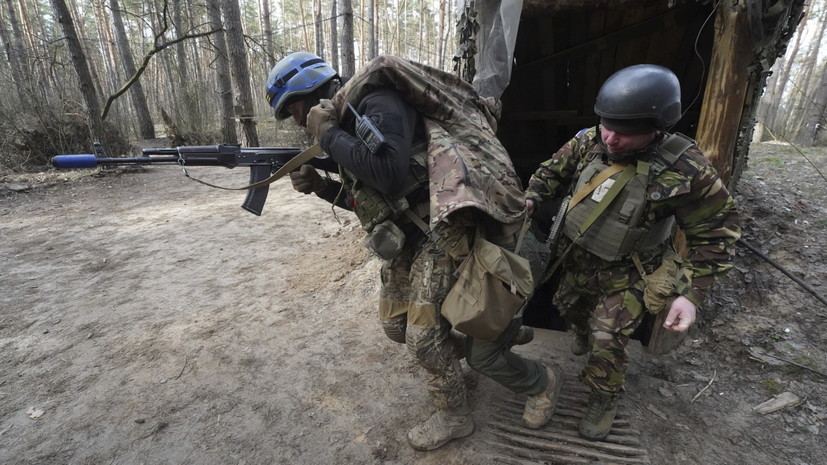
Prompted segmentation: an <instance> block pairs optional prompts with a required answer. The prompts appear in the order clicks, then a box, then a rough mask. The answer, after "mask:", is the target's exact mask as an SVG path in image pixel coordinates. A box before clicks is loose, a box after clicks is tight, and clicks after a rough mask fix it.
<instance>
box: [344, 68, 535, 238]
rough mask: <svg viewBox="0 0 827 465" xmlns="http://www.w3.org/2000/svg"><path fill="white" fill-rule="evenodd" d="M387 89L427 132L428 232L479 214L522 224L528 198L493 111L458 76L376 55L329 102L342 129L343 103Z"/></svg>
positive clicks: (491, 103)
mask: <svg viewBox="0 0 827 465" xmlns="http://www.w3.org/2000/svg"><path fill="white" fill-rule="evenodd" d="M378 87H390V88H393V89H395V90H397V91H398V92H399V93H400V94H401V95H402V97H403V98H404V99H405V100H406V101H407V102H409V103H410V104H412V105H413V106H414V107H415V108H416V109H417V111H418V112H419V113H420V114H421V115H422V117H423V119H424V121H425V128H426V131H427V134H428V170H429V189H430V194H431V212H430V213H431V215H430V217H431V226H432V227H433V226H435V225H436V224H437V223H438V222H440V221H442V220H444V219H445V218H446V217H447V216H448V215H449V214H450V213H452V212H454V211H456V210H458V209H461V208H466V207H473V208H477V209H479V210H481V211H483V212H485V213H486V214H488V215H489V216H490V217H492V218H493V219H494V220H496V221H499V222H501V223H515V222H517V221H522V219H523V214H524V211H525V196H524V194H523V189H522V186H521V184H520V180H519V178H518V177H517V174H516V172H515V170H514V166H513V164H512V163H511V159H510V158H509V157H508V153H507V152H506V150H505V148H504V147H503V146H502V144H501V143H500V141H499V140H498V139H497V137H496V135H495V133H494V131H495V128H496V117H497V116H498V114H497V113H498V108H497V106H496V105H495V104H494V101H493V100H492V99H483V98H481V97H480V96H479V95H478V94H477V92H476V91H475V90H474V88H473V87H471V85H470V84H468V83H466V82H464V81H462V80H461V79H460V78H459V77H457V76H454V75H452V74H448V73H445V72H443V71H440V70H437V69H435V68H431V67H429V66H425V65H422V64H419V63H415V62H411V61H408V60H404V59H402V58H398V57H393V56H387V55H385V56H379V57H376V58H374V59H373V60H371V61H370V63H368V64H367V65H366V66H364V67H363V68H362V69H361V70H359V71H358V72H357V73H356V74H355V75H354V76H353V77H352V78H351V79H350V80H349V81H348V82H347V83H346V84H345V85H344V86H343V87H342V89H341V90H339V92H338V93H337V94H336V96H334V97H333V99H332V101H333V104H334V105H335V106H336V109H337V110H338V112H339V117H340V120H341V122H342V124H343V125H344V127H348V125H352V124H353V116H352V115H351V114H350V112H349V111H348V109H347V103H350V104H352V105H354V106H355V105H356V103H358V102H359V101H360V100H361V99H362V98H363V97H364V96H365V95H366V94H367V93H368V92H370V91H371V90H373V89H376V88H378Z"/></svg>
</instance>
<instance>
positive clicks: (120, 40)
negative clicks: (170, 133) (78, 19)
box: [109, 0, 155, 139]
mask: <svg viewBox="0 0 827 465" xmlns="http://www.w3.org/2000/svg"><path fill="white" fill-rule="evenodd" d="M109 8H110V9H111V10H112V25H113V26H114V28H115V42H116V43H117V45H118V50H119V51H120V55H121V61H122V62H123V68H124V71H125V72H126V75H127V76H130V77H131V76H134V75H135V73H137V72H138V70H137V68H136V67H135V60H134V58H133V57H132V49H131V48H130V47H129V39H128V37H127V35H126V28H124V26H123V18H122V17H121V6H120V4H118V0H109ZM129 96H130V97H131V99H132V106H133V108H134V109H135V114H136V115H137V119H138V121H137V123H138V134H139V135H140V137H141V138H142V139H154V138H155V126H154V125H153V124H152V116H151V115H150V113H149V106H148V105H147V104H146V95H145V94H144V88H143V86H142V85H141V81H140V80H138V81H135V83H134V84H132V87H130V88H129Z"/></svg>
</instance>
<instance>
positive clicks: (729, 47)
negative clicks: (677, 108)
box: [697, 0, 753, 184]
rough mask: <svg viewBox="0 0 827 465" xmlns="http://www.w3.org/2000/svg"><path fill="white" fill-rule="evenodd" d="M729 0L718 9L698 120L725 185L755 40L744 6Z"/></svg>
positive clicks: (703, 143)
mask: <svg viewBox="0 0 827 465" xmlns="http://www.w3.org/2000/svg"><path fill="white" fill-rule="evenodd" d="M731 1H735V0H730V1H728V2H724V4H723V5H722V6H721V7H720V8H718V12H717V17H716V19H715V42H714V43H715V46H714V47H713V50H712V61H711V63H710V67H709V78H707V80H706V90H705V91H704V99H703V103H702V104H701V115H700V119H699V121H698V132H697V134H698V147H700V148H701V150H703V151H704V154H706V156H707V158H709V160H710V161H712V165H713V166H714V167H715V169H716V170H717V171H718V174H719V175H720V176H721V179H722V180H723V181H724V184H726V183H727V182H729V179H730V177H731V175H732V170H733V167H734V160H733V156H734V153H735V145H736V142H737V137H738V124H739V123H740V121H741V112H742V110H743V108H744V101H745V99H746V93H747V92H746V91H747V83H748V81H749V74H748V70H749V64H750V60H751V59H752V54H751V47H752V45H753V44H752V40H751V37H752V36H751V35H750V32H749V23H748V17H747V14H746V12H745V11H743V9H741V8H738V7H732V5H730V4H729V3H730V2H731Z"/></svg>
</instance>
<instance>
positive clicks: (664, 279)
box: [633, 245, 682, 315]
mask: <svg viewBox="0 0 827 465" xmlns="http://www.w3.org/2000/svg"><path fill="white" fill-rule="evenodd" d="M633 260H634V261H635V265H636V266H638V271H642V270H643V266H642V265H640V260H639V259H637V256H635V257H633ZM681 261H682V260H681V256H680V255H679V254H678V253H677V252H676V251H675V249H674V248H673V247H672V246H671V245H670V246H669V247H667V248H666V252H664V254H663V259H662V261H661V265H660V266H659V267H658V268H657V269H656V270H655V271H653V272H651V273H649V274H646V273H642V274H641V275H642V276H643V281H644V282H645V283H646V287H645V289H644V291H643V303H644V304H645V305H646V309H647V310H648V311H649V313H651V314H653V315H657V314H658V313H660V312H661V311H663V309H664V308H666V306H667V304H671V302H672V300H674V296H675V288H676V286H677V283H678V273H679V272H680V270H681Z"/></svg>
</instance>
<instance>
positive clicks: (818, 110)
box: [796, 66, 827, 146]
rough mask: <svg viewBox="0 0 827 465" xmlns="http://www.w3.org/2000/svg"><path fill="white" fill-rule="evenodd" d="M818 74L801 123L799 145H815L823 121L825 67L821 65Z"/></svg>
mask: <svg viewBox="0 0 827 465" xmlns="http://www.w3.org/2000/svg"><path fill="white" fill-rule="evenodd" d="M817 75H818V76H819V82H818V87H817V88H816V91H815V94H814V96H815V97H814V99H813V102H812V106H811V108H810V111H809V114H808V115H807V118H806V119H805V120H804V124H802V125H801V130H800V131H799V134H798V137H797V138H796V142H797V143H799V144H801V145H807V146H813V145H817V142H818V135H819V132H820V131H821V129H822V128H823V126H824V124H827V121H825V117H824V112H825V110H827V69H825V67H823V66H822V68H821V72H820V73H818V74H817Z"/></svg>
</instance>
